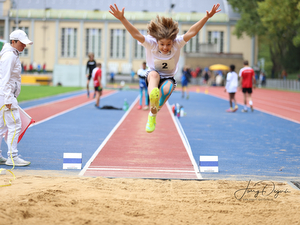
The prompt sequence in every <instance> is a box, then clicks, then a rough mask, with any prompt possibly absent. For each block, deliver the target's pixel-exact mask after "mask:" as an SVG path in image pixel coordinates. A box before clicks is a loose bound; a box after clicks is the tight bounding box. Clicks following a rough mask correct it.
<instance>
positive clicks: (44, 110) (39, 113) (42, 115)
mask: <svg viewBox="0 0 300 225" xmlns="http://www.w3.org/2000/svg"><path fill="white" fill-rule="evenodd" d="M113 92H115V91H113V90H104V91H103V92H102V97H103V96H106V95H108V94H111V93H113ZM94 101H95V99H91V98H87V97H86V94H82V95H77V96H73V97H70V98H66V99H62V100H58V101H54V102H50V103H46V104H42V105H38V106H34V107H30V108H28V109H26V110H25V111H26V112H27V113H28V115H30V116H31V117H32V118H33V119H34V120H35V122H36V124H37V123H40V122H42V121H45V120H48V119H50V118H53V117H55V116H58V115H59V114H62V113H65V112H67V111H70V110H72V109H75V108H77V107H80V106H82V105H86V104H89V103H91V102H94Z"/></svg>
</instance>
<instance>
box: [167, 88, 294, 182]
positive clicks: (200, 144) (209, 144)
mask: <svg viewBox="0 0 300 225" xmlns="http://www.w3.org/2000/svg"><path fill="white" fill-rule="evenodd" d="M169 103H170V104H174V103H179V104H180V105H183V106H184V109H185V111H186V112H187V116H186V117H182V118H180V122H181V125H182V127H183V129H184V131H185V134H186V136H187V138H188V140H189V143H190V146H191V149H192V151H193V156H194V158H195V160H196V162H197V163H199V156H200V155H209V156H212V155H215V156H218V157H219V173H218V174H216V173H201V175H202V177H203V178H208V179H209V178H212V177H215V178H224V177H230V176H236V175H239V176H243V175H250V176H251V175H254V176H262V177H263V176H267V177H269V176H280V177H298V176H299V175H300V155H299V154H300V139H299V137H298V134H299V131H300V125H299V124H297V123H294V122H291V121H288V120H285V119H281V118H278V117H275V116H272V115H269V114H266V113H263V112H260V111H254V112H253V113H251V112H248V113H242V112H241V111H240V110H238V111H237V112H236V113H226V112H225V109H227V108H228V101H225V100H223V99H219V98H216V97H213V96H210V95H206V94H202V93H190V99H189V100H186V99H182V98H181V93H178V92H177V93H174V94H173V95H172V96H171V98H170V99H169ZM239 108H240V109H241V106H240V107H239Z"/></svg>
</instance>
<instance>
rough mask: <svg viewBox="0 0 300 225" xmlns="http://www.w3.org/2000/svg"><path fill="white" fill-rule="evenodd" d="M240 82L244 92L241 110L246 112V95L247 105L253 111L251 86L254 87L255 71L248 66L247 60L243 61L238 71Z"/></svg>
mask: <svg viewBox="0 0 300 225" xmlns="http://www.w3.org/2000/svg"><path fill="white" fill-rule="evenodd" d="M239 76H240V83H241V87H242V91H243V94H244V109H242V112H248V108H247V97H248V98H249V106H250V108H251V111H252V112H253V110H254V109H253V101H252V97H251V94H252V87H253V88H255V82H256V81H255V73H254V70H253V69H252V68H251V67H249V63H248V61H247V60H245V61H244V67H243V68H242V69H241V70H240V72H239Z"/></svg>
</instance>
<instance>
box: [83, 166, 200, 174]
mask: <svg viewBox="0 0 300 225" xmlns="http://www.w3.org/2000/svg"><path fill="white" fill-rule="evenodd" d="M88 170H97V171H98V170H99V171H101V170H103V171H110V170H111V171H143V172H153V171H154V172H174V173H195V171H194V170H192V171H191V170H164V169H156V170H155V169H149V168H145V169H140V168H139V169H136V168H135V169H133V168H132V169H130V168H129V169H126V168H104V167H103V168H98V167H97V168H94V167H90V168H88Z"/></svg>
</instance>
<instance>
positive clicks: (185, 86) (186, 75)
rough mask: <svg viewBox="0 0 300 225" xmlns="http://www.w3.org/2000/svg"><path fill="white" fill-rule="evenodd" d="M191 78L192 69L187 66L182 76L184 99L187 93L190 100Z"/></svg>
mask: <svg viewBox="0 0 300 225" xmlns="http://www.w3.org/2000/svg"><path fill="white" fill-rule="evenodd" d="M191 77H192V75H191V71H190V69H189V68H188V67H187V66H185V67H184V68H183V70H182V76H181V86H182V91H181V93H182V98H184V94H185V93H186V99H189V91H188V83H189V82H190V80H191Z"/></svg>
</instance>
